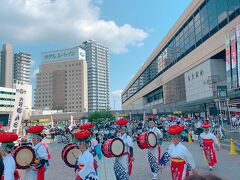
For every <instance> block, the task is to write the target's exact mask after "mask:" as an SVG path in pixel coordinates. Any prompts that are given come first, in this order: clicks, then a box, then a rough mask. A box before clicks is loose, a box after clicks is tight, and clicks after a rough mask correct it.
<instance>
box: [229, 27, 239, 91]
mask: <svg viewBox="0 0 240 180" xmlns="http://www.w3.org/2000/svg"><path fill="white" fill-rule="evenodd" d="M230 42H231V43H230V45H231V62H232V89H236V88H237V87H238V80H237V74H238V73H237V53H236V52H237V49H236V30H235V28H234V29H232V30H231V37H230Z"/></svg>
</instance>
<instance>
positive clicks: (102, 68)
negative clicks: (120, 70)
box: [81, 40, 109, 112]
mask: <svg viewBox="0 0 240 180" xmlns="http://www.w3.org/2000/svg"><path fill="white" fill-rule="evenodd" d="M81 47H83V48H84V49H85V50H86V61H87V66H88V109H89V111H90V112H92V111H101V110H108V109H109V62H108V48H107V47H104V46H103V45H100V44H98V43H97V42H95V41H93V40H88V41H85V42H83V44H82V46H81Z"/></svg>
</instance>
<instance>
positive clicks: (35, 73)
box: [31, 68, 39, 80]
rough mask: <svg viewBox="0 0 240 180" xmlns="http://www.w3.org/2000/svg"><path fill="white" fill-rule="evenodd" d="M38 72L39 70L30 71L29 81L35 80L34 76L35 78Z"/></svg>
mask: <svg viewBox="0 0 240 180" xmlns="http://www.w3.org/2000/svg"><path fill="white" fill-rule="evenodd" d="M38 72H39V68H36V69H34V70H33V71H32V74H31V79H32V80H35V79H36V76H37V73H38Z"/></svg>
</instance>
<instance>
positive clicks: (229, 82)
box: [225, 32, 232, 89]
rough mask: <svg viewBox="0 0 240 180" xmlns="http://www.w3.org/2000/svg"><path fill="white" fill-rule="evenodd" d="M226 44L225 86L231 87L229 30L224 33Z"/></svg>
mask: <svg viewBox="0 0 240 180" xmlns="http://www.w3.org/2000/svg"><path fill="white" fill-rule="evenodd" d="M225 46H226V75H227V88H228V89H231V88H232V69H231V54H230V37H229V32H227V33H226V35H225Z"/></svg>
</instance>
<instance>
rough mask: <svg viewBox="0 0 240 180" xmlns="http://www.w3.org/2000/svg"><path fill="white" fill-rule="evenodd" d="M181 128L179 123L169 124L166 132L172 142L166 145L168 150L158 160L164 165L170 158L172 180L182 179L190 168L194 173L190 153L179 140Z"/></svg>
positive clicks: (193, 164)
mask: <svg viewBox="0 0 240 180" xmlns="http://www.w3.org/2000/svg"><path fill="white" fill-rule="evenodd" d="M183 129H184V128H183V126H181V125H172V126H169V128H168V131H167V132H168V133H169V134H170V135H171V136H172V141H173V144H171V145H170V146H169V147H168V150H167V151H166V152H165V153H164V154H163V156H162V157H161V160H160V164H161V166H162V167H164V166H166V164H167V163H168V161H169V160H170V159H171V174H172V179H173V180H184V179H185V178H186V177H187V176H188V175H189V171H190V170H192V172H193V174H196V170H195V163H194V160H193V157H192V154H191V153H190V152H189V151H188V149H187V148H186V147H185V146H184V145H183V144H182V143H181V142H180V141H181V137H180V134H181V132H182V131H183Z"/></svg>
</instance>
